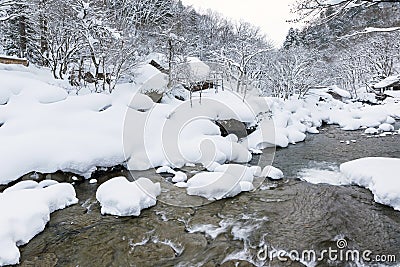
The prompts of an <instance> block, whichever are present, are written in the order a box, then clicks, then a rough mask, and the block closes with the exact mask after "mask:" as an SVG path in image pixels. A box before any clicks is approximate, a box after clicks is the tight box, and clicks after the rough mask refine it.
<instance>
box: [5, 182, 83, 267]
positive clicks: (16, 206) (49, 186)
mask: <svg viewBox="0 0 400 267" xmlns="http://www.w3.org/2000/svg"><path fill="white" fill-rule="evenodd" d="M77 202H78V199H77V198H76V194H75V190H74V188H73V186H72V185H70V184H67V183H57V182H55V181H43V182H41V183H37V182H34V181H24V182H20V183H18V184H16V185H14V186H13V187H11V188H8V189H7V190H5V192H3V193H0V213H1V217H0V266H3V265H9V264H18V263H19V257H20V253H19V250H18V247H17V246H21V245H24V244H26V243H28V242H29V240H31V239H32V238H33V237H34V236H35V235H37V234H38V233H40V232H41V231H43V230H44V228H45V226H46V224H47V222H48V221H49V220H50V213H52V212H53V211H56V210H59V209H63V208H65V207H67V206H70V205H73V204H76V203H77Z"/></svg>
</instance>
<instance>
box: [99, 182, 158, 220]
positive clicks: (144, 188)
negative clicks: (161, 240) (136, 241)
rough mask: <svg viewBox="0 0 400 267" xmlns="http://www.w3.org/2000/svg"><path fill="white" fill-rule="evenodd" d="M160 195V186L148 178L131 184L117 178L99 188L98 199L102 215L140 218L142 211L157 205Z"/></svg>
mask: <svg viewBox="0 0 400 267" xmlns="http://www.w3.org/2000/svg"><path fill="white" fill-rule="evenodd" d="M160 193H161V187H160V184H159V183H153V182H152V181H151V180H149V179H147V178H139V179H137V180H136V181H134V182H129V181H128V180H127V179H126V178H125V177H115V178H112V179H111V180H108V181H107V182H105V183H103V184H101V185H100V186H99V188H98V189H97V192H96V199H97V200H98V201H99V202H100V205H101V214H111V215H117V216H139V215H140V212H141V210H142V209H146V208H149V207H152V206H154V205H156V203H157V196H158V195H160Z"/></svg>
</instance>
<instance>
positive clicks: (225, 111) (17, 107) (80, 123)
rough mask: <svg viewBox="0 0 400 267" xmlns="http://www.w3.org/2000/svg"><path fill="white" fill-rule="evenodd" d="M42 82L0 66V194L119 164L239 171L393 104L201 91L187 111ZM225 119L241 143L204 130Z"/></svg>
mask: <svg viewBox="0 0 400 267" xmlns="http://www.w3.org/2000/svg"><path fill="white" fill-rule="evenodd" d="M45 73H47V72H46V71H45V70H39V69H37V68H34V67H29V68H26V67H23V68H21V67H19V66H4V65H0V78H1V79H2V80H3V81H4V83H3V85H2V90H0V103H1V104H0V147H1V149H0V162H2V164H3V165H2V166H3V167H2V168H0V184H7V183H9V182H11V181H14V180H16V179H18V178H19V177H21V176H22V175H24V174H27V173H30V172H40V173H52V172H55V171H58V170H61V171H67V172H72V173H74V174H77V175H81V176H84V177H85V178H90V176H91V174H92V173H93V171H95V170H96V169H97V168H98V167H112V166H115V165H119V164H124V165H125V166H126V167H127V168H129V169H132V170H145V169H149V168H153V167H159V166H168V167H171V168H180V167H182V166H184V165H185V163H194V164H203V165H204V166H206V167H207V168H211V169H212V168H213V167H212V166H218V165H220V164H224V163H226V162H236V163H245V162H248V161H249V160H251V157H252V156H251V153H250V151H252V152H258V153H260V152H261V149H263V148H266V147H274V146H279V147H287V146H288V145H289V144H296V143H297V142H302V141H304V140H305V138H306V133H307V132H308V133H318V128H319V127H320V126H321V125H322V123H323V122H326V123H328V124H338V125H340V126H341V127H342V129H344V130H356V129H360V128H368V127H379V126H381V128H382V127H383V126H382V125H385V124H388V123H389V124H390V123H393V122H394V120H393V119H394V118H396V119H398V118H400V104H399V103H396V102H388V103H386V104H384V105H377V106H367V105H362V104H360V103H357V102H356V103H343V102H341V101H338V100H335V99H333V98H332V96H330V95H329V94H326V95H325V94H324V92H319V93H314V94H310V95H309V96H308V97H307V98H306V99H295V98H293V99H289V100H286V101H283V100H282V99H277V98H272V97H259V96H255V95H248V96H247V98H246V100H245V101H243V96H242V95H239V94H236V93H235V92H233V91H231V90H229V89H225V90H224V91H222V90H219V92H218V93H216V92H215V91H214V90H205V91H203V92H202V96H201V101H200V95H199V93H194V94H193V99H192V101H189V100H188V101H180V100H177V99H175V98H173V97H171V96H168V95H167V96H164V98H163V99H162V103H159V104H156V103H154V102H153V101H152V100H151V99H150V98H149V97H147V96H146V95H143V94H141V93H139V92H137V91H138V89H137V88H135V86H133V85H132V84H121V85H118V86H117V89H116V90H114V91H113V93H112V94H92V93H90V94H86V95H79V96H76V95H68V94H67V93H66V91H65V90H64V89H63V88H61V87H60V86H59V84H58V82H57V81H55V80H54V79H52V78H51V77H49V76H51V75H50V73H48V74H45ZM46 75H47V76H46ZM10 77H11V78H10ZM157 86H158V87H160V88H162V87H163V84H161V83H160V84H158V85H157ZM320 97H323V98H324V99H325V101H319V99H320ZM229 119H236V120H239V121H242V122H243V123H245V124H246V125H247V126H256V127H257V129H256V131H255V132H253V133H252V134H250V135H249V136H248V137H246V138H243V139H242V140H237V138H233V137H232V136H227V137H222V136H221V132H220V129H219V127H218V126H216V124H215V123H214V121H216V120H229ZM386 126H387V125H386ZM22 151H23V153H21V152H22ZM178 178H179V177H177V179H176V181H177V182H181V181H182V182H183V181H184V176H183V175H182V176H180V178H179V179H178Z"/></svg>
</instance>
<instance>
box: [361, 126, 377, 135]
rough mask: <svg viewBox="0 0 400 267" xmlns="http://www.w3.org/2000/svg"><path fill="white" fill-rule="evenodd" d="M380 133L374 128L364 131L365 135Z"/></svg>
mask: <svg viewBox="0 0 400 267" xmlns="http://www.w3.org/2000/svg"><path fill="white" fill-rule="evenodd" d="M378 132H379V131H378V130H377V129H376V128H372V127H370V128H367V129H365V131H364V133H365V134H377V133H378Z"/></svg>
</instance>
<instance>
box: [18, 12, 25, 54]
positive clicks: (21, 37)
mask: <svg viewBox="0 0 400 267" xmlns="http://www.w3.org/2000/svg"><path fill="white" fill-rule="evenodd" d="M18 32H19V54H20V57H25V56H26V39H27V37H26V18H25V16H23V15H22V16H20V17H19V24H18Z"/></svg>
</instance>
